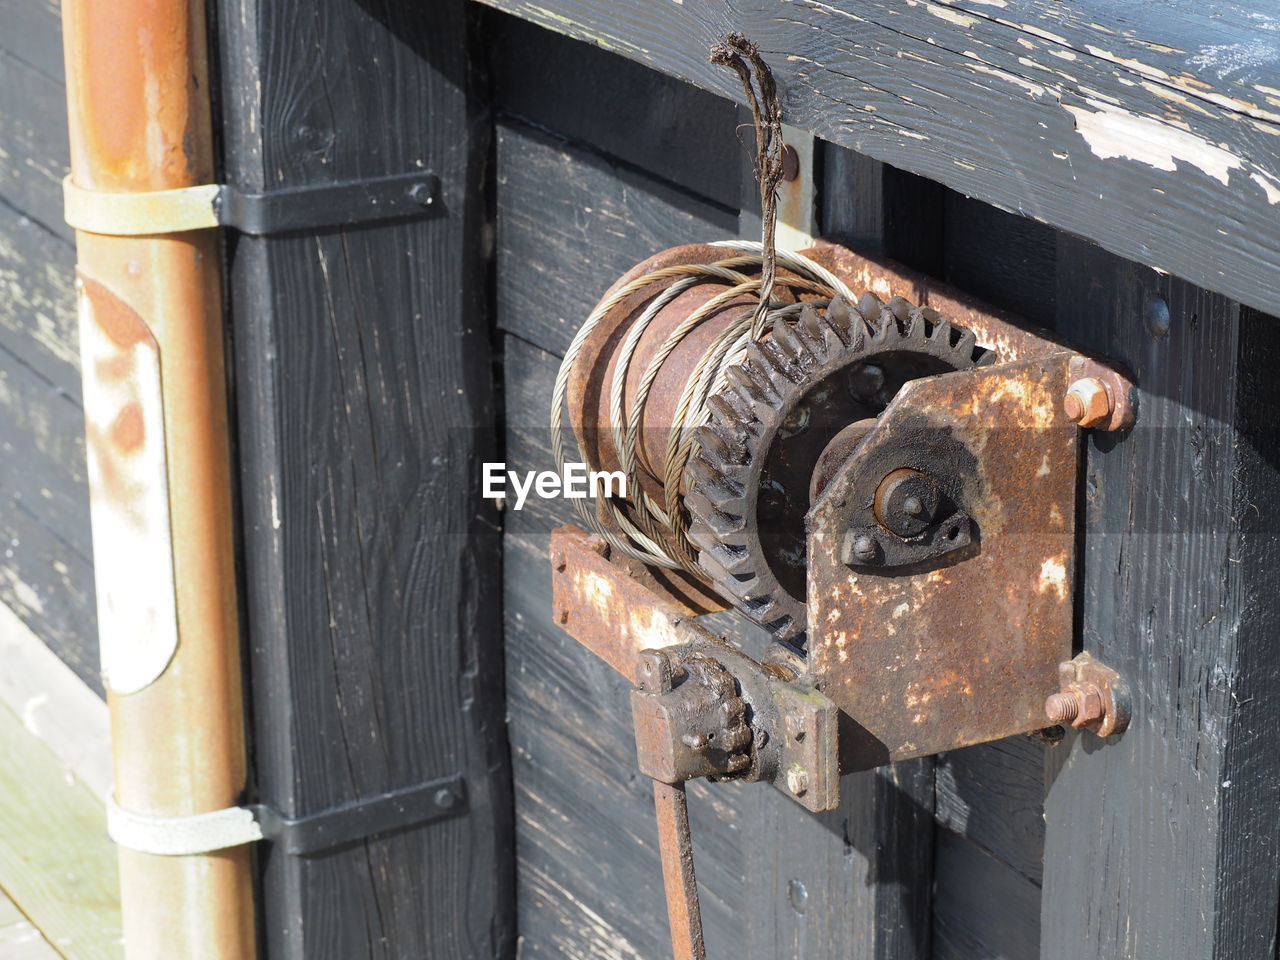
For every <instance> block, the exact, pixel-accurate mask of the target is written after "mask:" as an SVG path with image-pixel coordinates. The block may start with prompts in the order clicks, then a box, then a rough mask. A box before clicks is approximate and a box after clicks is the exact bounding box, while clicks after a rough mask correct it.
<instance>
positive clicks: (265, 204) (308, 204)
mask: <svg viewBox="0 0 1280 960" xmlns="http://www.w3.org/2000/svg"><path fill="white" fill-rule="evenodd" d="M62 193H63V216H64V218H65V219H66V221H67V223H68V224H69V225H70V226H72V227H74V228H75V229H76V230H81V231H83V232H85V233H97V234H104V235H106V236H115V237H142V236H156V235H159V234H166V233H181V232H183V231H186V230H207V229H212V228H214V227H227V228H229V229H232V230H236V231H238V232H240V233H243V234H246V235H249V236H255V237H261V236H273V235H275V234H281V233H290V232H294V231H298V230H320V229H331V228H335V227H350V226H356V225H360V224H367V223H377V222H381V221H386V220H397V219H405V218H410V217H425V216H433V215H435V214H437V213H442V212H443V206H442V205H441V203H440V178H439V177H437V176H436V175H435V174H433V173H429V172H427V171H425V170H423V171H415V172H413V173H405V174H396V175H394V176H389V177H378V178H375V179H371V180H359V181H346V182H342V183H322V184H314V185H310V186H303V187H286V188H283V189H279V190H269V191H267V192H265V193H244V192H242V191H240V190H238V189H236V188H235V187H233V186H230V185H228V184H200V185H199V186H193V187H181V188H179V189H176V190H154V191H149V192H139V193H110V192H108V191H101V190H88V189H85V188H84V187H80V186H77V185H76V184H75V183H73V182H72V180H71V177H70V176H68V177H66V178H65V179H64V180H63V181H62Z"/></svg>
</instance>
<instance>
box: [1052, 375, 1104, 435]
mask: <svg viewBox="0 0 1280 960" xmlns="http://www.w3.org/2000/svg"><path fill="white" fill-rule="evenodd" d="M1114 408H1115V402H1114V400H1113V399H1112V397H1111V391H1110V390H1108V389H1107V385H1106V384H1105V383H1103V382H1102V381H1101V380H1099V379H1098V378H1097V377H1084V378H1083V379H1080V380H1077V381H1075V383H1073V384H1071V386H1070V387H1068V388H1067V395H1066V396H1065V397H1063V398H1062V409H1063V412H1064V413H1066V415H1067V419H1068V420H1071V421H1072V422H1073V423H1077V424H1079V425H1080V426H1082V427H1096V426H1100V425H1101V424H1104V423H1106V422H1107V421H1108V420H1109V419H1111V411H1112V410H1113V409H1114Z"/></svg>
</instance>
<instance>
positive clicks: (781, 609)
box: [684, 293, 994, 647]
mask: <svg viewBox="0 0 1280 960" xmlns="http://www.w3.org/2000/svg"><path fill="white" fill-rule="evenodd" d="M993 359H994V357H993V355H992V354H991V353H990V352H989V351H987V350H985V349H983V348H980V347H978V346H977V343H976V340H975V338H974V335H973V334H972V333H971V332H969V331H968V330H963V329H961V328H959V327H954V326H952V325H951V323H950V322H949V321H948V320H946V319H945V318H944V317H942V316H941V315H940V314H939V313H938V312H937V311H935V310H933V309H931V308H929V307H923V308H922V307H917V306H914V305H912V304H910V303H908V302H907V301H906V300H904V299H902V298H901V297H895V298H893V299H892V300H890V301H888V302H887V303H883V302H881V301H880V299H879V298H878V297H876V296H875V295H874V294H870V293H867V294H864V295H863V296H862V298H861V299H860V300H859V301H858V303H857V305H856V306H850V304H849V303H848V302H847V301H846V300H844V299H842V298H839V297H837V298H836V299H834V300H832V301H831V303H830V305H829V306H828V307H827V308H826V309H825V310H821V309H819V308H817V307H815V306H813V305H812V304H806V305H805V307H804V308H803V309H802V310H801V313H800V317H799V320H798V321H797V322H796V323H795V325H794V326H792V325H791V324H788V323H786V322H785V321H783V320H777V321H775V323H774V325H773V327H772V329H771V330H770V333H769V336H767V337H764V338H762V339H761V340H759V341H758V342H756V343H754V344H752V345H751V346H750V347H749V348H748V350H747V355H746V357H745V358H744V360H743V361H742V363H740V364H739V365H737V366H736V367H733V368H730V370H729V371H728V372H727V374H726V381H727V386H726V387H725V388H723V389H722V390H720V391H719V392H718V393H716V394H713V395H712V396H711V397H710V399H709V400H708V408H709V409H710V411H711V419H710V422H709V423H708V424H707V425H706V426H704V427H701V428H700V430H699V434H698V439H699V441H700V444H701V452H700V453H699V455H698V456H697V457H695V458H694V459H693V460H691V461H690V463H689V466H688V468H687V472H686V478H685V486H686V490H687V491H688V492H687V493H686V495H685V498H684V503H685V507H686V509H687V510H688V511H689V514H690V520H691V523H690V527H689V539H690V540H691V541H692V542H693V544H694V545H695V546H696V547H697V548H698V550H699V557H698V562H699V564H700V565H701V566H702V568H703V569H704V570H705V571H706V572H707V574H708V575H709V576H710V578H711V580H712V582H713V583H714V584H715V585H716V586H717V588H718V589H719V591H720V592H721V593H722V594H723V595H724V596H725V598H726V599H727V600H729V601H730V602H732V603H733V605H734V606H736V607H737V608H738V609H739V610H741V611H742V612H743V613H745V614H746V615H747V616H748V617H749V618H750V619H751V620H753V621H755V622H756V623H758V624H760V625H761V626H763V627H765V628H766V629H768V630H769V631H770V632H771V633H772V634H773V635H774V636H775V637H776V638H777V639H779V640H783V641H786V642H788V643H790V644H791V645H793V646H796V647H803V644H804V631H805V626H806V624H805V602H806V600H805V590H806V584H805V551H806V540H805V523H804V519H805V514H806V513H808V510H809V506H810V503H809V496H810V480H811V478H812V476H813V473H814V469H815V467H816V466H817V464H818V461H819V458H820V457H821V455H822V452H823V450H824V449H825V448H826V446H827V444H828V443H829V442H830V441H831V439H832V438H833V437H835V436H836V434H837V433H839V432H840V431H841V430H842V429H844V428H846V427H847V426H848V425H849V424H851V423H854V422H855V421H860V420H868V419H870V418H874V417H875V416H877V415H878V414H879V413H880V412H881V411H882V410H883V409H884V408H885V407H886V406H888V404H889V401H890V400H891V399H892V398H893V396H894V394H896V393H897V392H898V390H899V389H900V388H901V387H902V385H903V384H904V383H906V382H907V381H908V380H914V379H917V378H919V377H928V376H936V375H938V374H942V373H950V372H953V371H956V370H967V369H970V368H972V367H975V366H979V365H981V364H983V363H988V362H991V361H992V360H993Z"/></svg>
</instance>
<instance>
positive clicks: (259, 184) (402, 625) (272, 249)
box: [218, 0, 514, 960]
mask: <svg viewBox="0 0 1280 960" xmlns="http://www.w3.org/2000/svg"><path fill="white" fill-rule="evenodd" d="M219 15H220V20H219V27H220V29H219V41H218V42H219V49H220V54H221V55H220V62H221V65H222V88H221V89H222V104H223V119H224V125H225V126H224V134H225V136H224V142H225V146H226V157H225V166H226V170H227V176H228V178H229V180H230V181H231V182H232V183H234V184H235V185H236V186H238V187H241V188H244V189H249V190H254V191H257V190H263V189H266V190H270V189H272V188H276V187H282V186H294V185H301V184H314V183H324V182H333V181H340V180H350V179H356V178H362V177H372V176H379V175H390V174H397V173H404V172H408V171H412V170H415V169H423V170H430V171H432V172H434V173H435V174H437V175H438V176H439V177H440V180H441V201H440V202H441V204H442V205H443V208H444V210H443V213H442V214H441V215H438V216H433V217H432V218H429V219H425V220H417V221H410V222H402V223H396V224H379V225H376V226H372V227H365V228H353V229H350V230H337V231H325V232H322V233H319V234H315V235H308V234H295V235H292V236H288V237H278V238H270V239H248V238H239V239H238V240H233V242H232V243H231V245H230V247H229V251H228V260H229V264H230V307H231V313H232V334H233V340H234V354H233V356H234V367H235V380H236V393H237V397H236V400H237V404H236V408H237V419H238V427H239V439H240V449H239V455H240V468H241V469H240V478H241V495H242V503H243V515H244V521H243V530H242V541H243V546H244V567H245V576H244V598H245V604H246V619H247V636H248V642H249V654H248V666H249V682H250V689H251V693H252V704H253V739H254V761H255V762H254V773H255V779H256V784H255V792H256V795H257V799H259V800H260V801H263V802H266V803H269V804H271V805H272V806H274V807H276V808H277V809H278V810H280V811H281V812H282V813H284V814H285V815H286V816H289V817H297V816H304V815H306V814H309V813H313V812H317V811H321V810H324V809H327V808H329V807H331V806H334V805H336V804H339V803H343V802H348V801H351V800H354V799H357V798H360V797H364V796H371V795H374V794H378V793H382V792H384V791H388V790H392V789H396V788H399V787H405V786H410V785H415V784H418V783H421V782H424V781H427V780H430V779H434V778H436V777H440V776H445V775H451V774H462V775H463V776H464V777H465V778H466V789H467V795H468V798H467V803H468V809H467V811H466V813H465V815H463V816H460V817H457V818H454V819H450V820H445V821H441V822H437V823H433V824H430V825H426V826H423V827H419V828H413V829H407V830H402V831H398V832H397V833H395V834H393V835H388V836H382V837H378V838H374V839H370V840H366V841H363V842H360V843H357V844H354V845H353V846H351V847H349V848H345V849H343V850H341V851H338V852H334V853H332V854H328V855H325V856H320V857H314V858H297V857H288V856H285V855H282V854H281V853H280V852H279V851H277V850H272V849H271V848H269V847H268V848H265V849H264V851H263V854H262V861H261V863H262V877H261V881H262V917H263V929H264V936H265V943H266V955H267V956H268V957H269V958H284V957H298V958H301V957H306V958H307V960H324V958H340V960H352V958H366V957H369V958H373V957H378V958H383V957H414V956H431V957H440V958H459V960H461V958H482V957H483V958H492V957H506V956H510V955H511V952H512V951H513V949H514V929H513V908H514V904H513V900H512V860H511V826H510V818H511V793H510V781H509V773H508V761H507V754H506V739H505V731H504V728H503V708H502V667H501V651H500V629H501V627H500V623H501V610H500V607H499V604H498V603H497V602H495V598H496V597H497V595H498V591H499V584H498V578H499V572H500V565H499V563H500V558H499V553H498V550H499V546H500V543H499V537H498V535H497V522H498V520H497V517H496V515H495V513H494V511H493V510H492V508H491V507H490V506H489V505H486V504H485V503H484V502H483V501H482V500H481V499H480V486H479V477H480V463H481V462H482V461H485V460H492V459H495V457H494V451H495V445H494V426H493V425H494V417H495V413H494V405H493V388H492V382H491V368H490V361H489V340H488V329H487V327H488V324H487V318H486V304H485V300H484V296H483V276H484V273H483V262H482V255H483V247H482V242H483V237H482V232H481V228H482V220H481V218H482V215H483V212H484V208H483V192H482V183H483V179H482V178H483V169H482V161H483V158H484V156H485V154H486V151H487V128H488V127H487V117H486V115H485V113H484V112H483V110H482V109H479V105H478V104H477V103H476V101H475V99H474V98H473V96H472V95H471V93H470V92H469V85H470V81H469V75H468V74H469V70H470V69H471V66H472V64H471V63H469V61H468V58H467V48H468V44H467V36H466V18H465V10H464V5H463V4H462V3H461V2H454V3H435V4H431V5H429V7H428V6H426V5H421V6H414V5H403V4H396V3H380V2H372V0H370V2H367V3H359V4H358V3H354V2H336V3H329V4H322V5H318V6H317V5H315V4H310V3H272V4H259V3H257V2H254V0H243V2H230V3H225V4H222V5H221V6H220V10H219Z"/></svg>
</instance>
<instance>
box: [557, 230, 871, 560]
mask: <svg viewBox="0 0 1280 960" xmlns="http://www.w3.org/2000/svg"><path fill="white" fill-rule="evenodd" d="M713 245H714V246H719V247H724V248H726V250H732V251H735V252H736V253H737V255H736V256H729V257H726V258H725V259H724V260H719V261H716V262H715V263H710V264H692V263H691V264H677V265H675V266H670V267H663V268H662V269H660V270H654V271H652V272H651V273H647V274H645V275H643V276H640V277H637V278H636V279H634V280H632V281H631V282H629V283H627V284H625V285H624V286H622V287H620V288H619V289H618V290H616V291H614V292H613V293H612V294H611V295H609V296H608V297H607V298H605V299H604V300H603V301H601V302H600V304H599V305H597V306H596V308H595V309H594V310H593V311H591V314H590V316H588V317H587V319H586V321H585V322H584V323H583V324H582V327H581V328H580V329H579V330H578V332H577V334H576V335H575V336H574V338H573V341H572V342H571V343H570V344H569V349H568V350H567V351H565V355H564V360H563V361H562V362H561V364H560V370H559V372H558V373H557V374H556V382H555V389H554V390H553V391H552V397H551V448H552V453H553V454H554V456H555V461H556V467H557V469H559V470H560V472H561V474H562V475H563V473H564V467H565V462H566V461H565V449H566V438H565V430H564V405H565V397H566V394H567V391H568V385H569V375H570V371H571V370H572V368H573V365H574V362H575V361H576V360H577V357H578V354H579V352H581V350H582V346H583V344H584V343H586V341H587V338H588V337H590V336H591V334H592V332H593V331H594V330H595V329H596V327H598V326H599V325H600V323H601V322H602V321H603V320H604V318H605V317H606V316H608V314H609V312H610V311H611V310H613V308H614V307H616V306H617V305H618V304H619V303H621V302H622V301H623V300H625V299H627V298H628V297H630V296H632V295H633V294H635V293H637V292H639V291H642V290H645V289H647V288H653V294H652V298H651V299H650V300H649V302H648V303H647V305H646V306H645V309H644V311H643V312H642V313H641V314H640V316H639V317H637V318H636V321H635V322H634V323H633V324H632V326H631V329H630V330H629V331H628V332H627V336H626V338H625V339H624V340H623V342H622V344H621V345H620V347H619V349H618V354H617V364H616V366H615V368H614V373H613V379H612V382H611V384H610V389H609V424H610V433H611V437H612V440H613V444H614V447H615V449H616V450H617V453H618V460H619V465H620V467H621V470H622V472H623V474H624V475H625V476H626V489H627V491H629V494H630V496H629V497H628V498H627V501H625V503H626V505H627V506H629V508H630V509H629V510H628V509H625V508H624V505H623V502H620V501H617V500H614V499H604V500H600V501H598V503H597V510H599V511H600V512H602V513H603V514H604V515H605V516H606V517H607V518H608V521H609V522H605V521H604V520H602V519H601V517H600V516H599V514H598V513H597V511H596V510H593V509H592V507H591V506H590V505H589V504H588V503H587V501H586V500H578V501H577V503H576V507H577V510H578V513H579V514H580V515H581V517H582V519H583V521H584V522H585V523H586V524H587V526H588V527H590V528H591V529H592V530H593V531H594V532H595V533H597V534H598V535H599V536H601V537H603V538H604V539H605V540H606V541H607V542H608V543H609V545H610V546H611V547H612V548H613V549H614V550H617V551H619V552H620V553H622V554H624V555H626V556H628V557H631V558H633V559H635V560H639V561H640V562H642V563H646V564H649V565H651V566H657V567H663V568H666V569H670V570H685V571H687V572H688V573H690V574H692V575H693V576H695V577H697V578H699V579H701V580H706V579H707V576H706V574H705V573H704V572H703V570H702V568H701V567H699V566H698V562H697V551H696V549H695V548H694V546H693V544H692V543H690V542H689V539H688V536H687V532H688V525H689V521H688V516H687V514H686V513H685V510H684V506H683V504H682V503H681V502H680V483H681V478H682V476H683V474H684V470H685V467H686V465H687V464H688V463H689V461H690V460H691V459H693V457H695V456H696V455H697V453H698V440H697V428H698V427H700V426H703V425H705V424H706V423H707V422H708V421H709V420H710V417H711V414H710V411H709V410H708V408H707V402H708V399H709V398H710V397H712V396H714V395H715V394H716V393H718V392H719V391H720V390H721V389H723V388H724V387H725V386H726V383H727V376H728V371H729V370H730V369H731V368H732V367H734V366H736V365H737V364H739V363H741V362H742V360H743V357H744V355H745V353H746V349H747V347H748V346H750V345H751V344H752V343H753V342H754V341H756V340H758V339H760V338H761V337H762V336H763V335H764V333H765V331H766V330H768V329H771V328H772V327H773V325H774V324H776V323H779V322H783V323H785V322H794V318H795V317H796V316H797V315H798V314H799V313H800V309H801V307H802V306H803V305H804V304H803V303H791V304H781V303H778V302H777V301H773V302H772V303H771V305H770V308H769V309H768V310H767V311H761V310H759V308H758V307H756V308H752V309H751V310H748V311H746V312H744V313H743V314H742V315H741V316H739V317H738V318H736V319H734V320H732V321H731V322H730V323H729V324H728V325H727V326H726V327H725V329H724V330H723V331H722V332H721V333H720V335H719V336H717V337H716V339H715V341H714V342H713V343H711V344H710V345H709V346H708V347H707V349H706V351H705V352H704V353H703V355H702V356H701V358H699V360H698V363H697V364H696V365H695V367H694V370H693V374H692V376H690V378H689V380H688V382H687V383H686V384H685V386H684V389H683V390H682V391H681V394H680V397H679V400H678V402H677V404H676V409H675V413H674V416H673V418H672V419H673V421H674V422H673V423H672V424H671V430H670V434H669V435H668V439H667V448H666V455H667V457H666V459H667V462H666V468H665V470H664V472H663V477H662V480H663V494H664V495H663V498H662V502H661V503H658V502H656V501H655V500H654V499H653V498H652V497H650V496H649V495H648V494H647V493H646V492H645V491H644V490H643V488H642V487H641V486H640V464H639V461H638V458H637V454H636V449H637V445H638V442H639V436H640V425H641V423H642V422H643V419H644V410H645V405H646V403H647V401H648V398H649V393H650V390H651V389H652V387H653V383H654V380H655V379H656V378H657V376H658V371H659V369H660V368H661V367H662V364H663V362H664V361H665V360H666V359H667V358H668V357H669V356H670V355H671V353H672V351H673V350H675V349H676V347H678V346H679V345H680V343H681V342H683V340H684V339H685V338H686V337H687V336H688V335H689V334H690V333H692V332H693V330H695V329H696V328H697V327H698V325H699V324H701V323H703V322H704V321H705V320H706V319H707V318H709V317H711V316H714V315H715V313H716V312H717V311H719V310H720V309H721V308H722V307H723V306H724V305H725V304H727V303H731V302H732V301H733V300H735V299H737V298H738V297H741V296H743V295H744V294H755V295H756V296H757V297H758V296H759V291H760V287H761V282H762V281H761V277H760V276H751V275H750V274H749V273H748V272H744V271H760V270H762V268H763V264H764V257H763V255H762V249H763V246H762V244H760V243H757V242H752V241H746V240H722V241H718V242H716V243H715V244H713ZM776 256H777V260H778V262H779V263H780V264H781V265H782V266H783V267H785V268H786V269H787V270H788V271H790V272H791V274H793V276H785V277H778V278H777V281H776V282H777V284H778V285H780V286H785V287H788V288H790V289H792V290H794V291H797V292H803V293H805V294H808V295H810V296H811V297H812V298H813V299H811V300H808V301H806V302H807V303H812V304H813V306H815V307H817V308H819V309H825V308H826V307H827V306H828V305H829V304H830V302H831V300H832V299H834V298H835V297H837V296H841V297H844V298H846V299H847V300H849V301H850V302H853V301H854V300H855V299H856V298H855V297H854V295H853V292H852V291H851V290H850V289H849V288H848V286H846V285H845V283H844V282H843V281H842V280H840V279H839V278H838V277H837V276H835V275H834V274H833V273H831V271H829V270H827V269H826V268H825V267H823V266H822V265H821V264H818V263H815V262H814V261H812V260H810V259H809V258H808V257H804V256H802V255H800V254H798V253H793V252H790V251H786V250H778V251H776ZM716 280H718V281H722V282H724V283H728V284H729V285H730V286H729V288H728V289H726V290H724V291H723V292H721V293H718V294H716V295H715V296H714V297H712V298H711V299H710V300H708V301H707V302H706V303H705V304H703V305H702V306H701V307H699V308H698V309H697V310H696V311H694V312H693V313H691V314H690V315H689V316H688V317H686V318H685V319H684V320H683V321H681V323H680V324H679V326H677V327H676V329H674V330H673V331H672V332H671V333H670V334H669V335H668V336H667V337H666V339H665V340H664V341H663V342H662V344H661V345H660V346H659V348H658V350H657V352H656V353H655V354H654V355H653V358H652V359H651V360H650V361H649V363H648V365H647V366H646V367H645V370H644V373H643V375H642V376H641V379H640V382H639V385H638V387H637V390H636V394H635V397H634V398H633V400H632V404H631V409H630V410H629V411H624V409H623V393H624V389H625V386H626V382H627V374H628V371H629V370H630V368H631V363H632V360H633V358H634V355H635V351H636V349H637V347H638V346H639V343H640V340H641V338H642V337H643V336H644V333H645V331H646V330H647V329H648V327H649V325H650V323H652V321H653V319H654V318H655V317H656V316H657V315H658V313H659V312H660V311H661V310H662V309H663V307H665V306H666V305H667V304H668V303H670V302H671V301H672V300H674V299H675V298H676V297H677V296H679V295H680V294H681V293H683V292H684V291H685V290H687V289H689V288H690V287H692V286H694V285H696V284H699V283H705V282H708V281H716ZM575 445H576V444H575ZM578 452H579V455H580V456H581V455H582V451H581V450H579V451H578ZM593 466H594V465H593ZM618 530H620V531H622V534H623V535H622V536H619V535H618V533H617V532H616V531H618ZM667 534H670V535H671V536H668V535H667Z"/></svg>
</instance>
